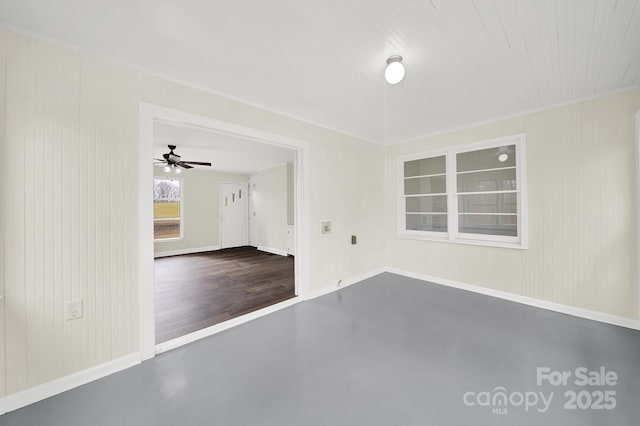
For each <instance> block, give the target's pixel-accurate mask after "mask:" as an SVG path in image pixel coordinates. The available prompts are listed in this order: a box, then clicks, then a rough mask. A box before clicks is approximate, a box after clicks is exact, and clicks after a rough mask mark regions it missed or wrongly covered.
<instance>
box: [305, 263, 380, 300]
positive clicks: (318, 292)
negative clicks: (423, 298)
mask: <svg viewBox="0 0 640 426" xmlns="http://www.w3.org/2000/svg"><path fill="white" fill-rule="evenodd" d="M386 270H387V269H386V268H378V269H374V270H373V271H369V272H365V273H364V274H360V275H356V276H355V277H351V278H347V279H344V280H342V281H341V282H340V284H339V285H338V284H336V285H333V286H328V287H323V288H320V289H318V290H313V291H312V292H311V294H310V295H309V297H308V298H307V300H310V299H315V298H316V297H320V296H324V295H326V294H329V293H333V292H334V291H338V290H340V289H343V288H345V287H349V286H350V285H352V284H355V283H359V282H360V281H364V280H366V279H367V278H371V277H374V276H376V275H379V274H382V273H383V272H386Z"/></svg>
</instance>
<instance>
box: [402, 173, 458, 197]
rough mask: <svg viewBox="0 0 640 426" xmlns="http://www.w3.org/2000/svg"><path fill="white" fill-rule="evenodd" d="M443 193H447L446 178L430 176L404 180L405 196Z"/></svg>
mask: <svg viewBox="0 0 640 426" xmlns="http://www.w3.org/2000/svg"><path fill="white" fill-rule="evenodd" d="M445 192H447V178H446V176H432V177H425V178H415V179H405V180H404V193H405V195H413V194H443V193H445Z"/></svg>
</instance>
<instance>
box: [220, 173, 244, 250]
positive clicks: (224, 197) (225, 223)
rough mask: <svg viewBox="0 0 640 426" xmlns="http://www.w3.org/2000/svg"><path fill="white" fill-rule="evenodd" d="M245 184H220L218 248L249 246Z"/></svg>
mask: <svg viewBox="0 0 640 426" xmlns="http://www.w3.org/2000/svg"><path fill="white" fill-rule="evenodd" d="M247 195H248V194H247V184H246V183H221V184H220V248H229V247H240V246H246V245H248V244H249V235H248V234H249V233H248V219H249V210H248V207H249V203H248V202H247V200H248V196H247Z"/></svg>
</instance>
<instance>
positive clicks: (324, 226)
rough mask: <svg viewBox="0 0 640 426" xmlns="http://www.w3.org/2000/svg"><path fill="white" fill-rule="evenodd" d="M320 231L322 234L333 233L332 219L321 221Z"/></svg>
mask: <svg viewBox="0 0 640 426" xmlns="http://www.w3.org/2000/svg"><path fill="white" fill-rule="evenodd" d="M320 233H321V234H322V235H326V234H330V233H331V221H330V220H323V221H321V222H320Z"/></svg>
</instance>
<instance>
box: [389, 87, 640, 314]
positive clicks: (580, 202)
mask: <svg viewBox="0 0 640 426" xmlns="http://www.w3.org/2000/svg"><path fill="white" fill-rule="evenodd" d="M639 109H640V90H634V91H629V92H624V93H620V94H614V95H611V96H607V97H603V98H599V99H594V100H590V101H585V102H581V103H577V104H572V105H568V106H563V107H559V108H553V109H549V110H545V111H541V112H537V113H533V114H527V115H523V116H520V117H515V118H511V119H507V120H502V121H496V122H493V123H488V124H485V125H481V126H474V127H470V128H466V129H462V130H458V131H455V132H450V133H446V134H441V135H437V136H433V137H430V138H425V139H423V140H419V141H416V142H412V143H407V144H401V145H396V146H393V147H390V149H389V150H388V158H389V159H388V162H387V167H388V169H389V171H390V173H389V176H390V178H389V180H388V182H387V184H388V187H387V188H388V191H387V193H388V194H389V197H388V203H387V207H388V214H389V215H390V216H389V217H390V218H391V220H390V226H389V229H388V232H389V236H388V239H387V244H388V250H389V251H388V263H389V264H390V265H391V266H393V267H396V268H401V269H405V270H409V271H414V272H419V273H423V274H427V275H431V276H435V277H439V278H446V279H450V280H455V281H460V282H463V283H469V284H476V285H480V286H484V287H487V288H492V289H496V290H502V291H506V292H510V293H515V294H519V295H524V296H529V297H534V298H538V299H542V300H547V301H551V302H557V303H562V304H566V305H570V306H577V307H581V308H586V309H591V310H595V311H599V312H605V313H609V314H614V315H618V316H622V317H628V318H638V252H637V243H636V241H637V229H636V228H637V220H638V212H637V208H636V185H637V180H636V179H637V174H636V164H635V156H636V142H635V130H634V116H635V114H636V112H637V111H638V110H639ZM516 133H525V134H526V160H527V161H526V167H527V184H528V194H527V196H528V197H527V198H528V220H529V227H528V237H529V248H528V249H527V250H517V249H506V248H492V247H478V246H470V245H461V244H451V243H441V242H431V241H416V240H407V239H401V238H398V237H397V234H396V229H397V227H396V220H397V217H396V206H397V198H396V197H397V189H396V188H397V182H396V179H397V174H398V171H397V170H396V159H397V157H398V155H402V154H408V153H415V152H423V151H428V150H432V149H437V148H441V147H448V146H456V145H461V144H466V143H470V142H474V141H481V140H486V139H491V138H496V137H499V136H506V135H511V134H516Z"/></svg>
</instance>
